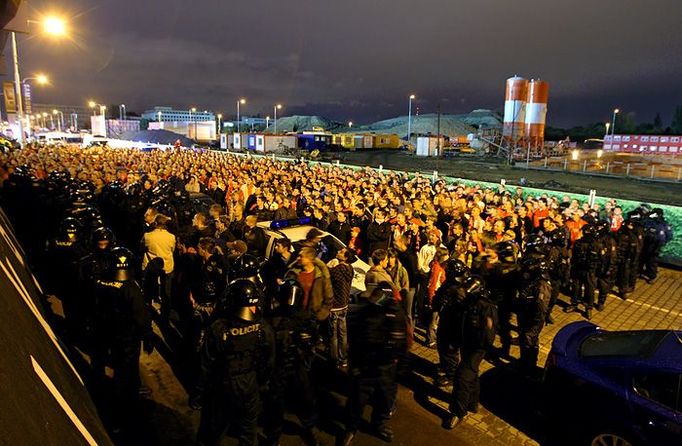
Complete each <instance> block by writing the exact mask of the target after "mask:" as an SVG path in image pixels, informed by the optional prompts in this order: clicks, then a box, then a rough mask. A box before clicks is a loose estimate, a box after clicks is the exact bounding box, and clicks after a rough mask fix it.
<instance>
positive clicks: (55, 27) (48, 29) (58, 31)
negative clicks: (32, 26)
mask: <svg viewBox="0 0 682 446" xmlns="http://www.w3.org/2000/svg"><path fill="white" fill-rule="evenodd" d="M31 22H32V21H31V20H29V21H28V23H31ZM41 25H42V28H43V32H44V33H45V34H48V35H51V36H55V37H57V36H63V35H65V34H66V23H65V22H64V20H63V19H60V18H58V17H54V16H50V17H45V19H44V20H43V21H42V22H41ZM8 31H10V34H11V37H12V65H13V67H14V94H15V96H16V98H15V100H16V109H17V123H18V125H19V135H18V138H17V141H19V144H20V145H23V143H24V123H23V120H24V103H23V94H22V91H21V77H20V76H19V54H18V50H17V31H14V30H8Z"/></svg>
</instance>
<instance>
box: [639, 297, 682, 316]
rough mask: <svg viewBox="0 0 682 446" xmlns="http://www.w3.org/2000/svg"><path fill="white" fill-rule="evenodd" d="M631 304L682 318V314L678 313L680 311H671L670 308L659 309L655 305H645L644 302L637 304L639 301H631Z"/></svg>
mask: <svg viewBox="0 0 682 446" xmlns="http://www.w3.org/2000/svg"><path fill="white" fill-rule="evenodd" d="M630 303H632V304H634V305H639V306H640V307H644V308H650V309H652V310H656V311H662V312H664V313H670V314H674V315H675V316H677V317H680V316H682V313H680V312H678V311H675V310H670V309H668V308H661V307H657V306H655V305H651V304H647V303H644V302H637V301H634V300H633V301H631V302H630Z"/></svg>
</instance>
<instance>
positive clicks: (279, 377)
mask: <svg viewBox="0 0 682 446" xmlns="http://www.w3.org/2000/svg"><path fill="white" fill-rule="evenodd" d="M303 297H304V292H303V288H301V286H300V284H299V283H298V282H297V281H296V280H294V279H287V280H286V281H285V282H284V283H283V284H282V285H280V286H279V289H278V291H277V302H278V304H279V306H278V307H277V309H276V310H275V311H274V313H273V316H272V319H271V324H272V329H273V331H274V333H275V339H276V353H275V358H276V359H275V367H274V369H273V373H272V377H271V378H270V385H269V391H268V392H267V394H266V396H265V399H266V401H265V404H264V408H265V429H264V430H265V435H266V438H267V440H268V444H272V445H276V444H279V443H278V442H279V438H280V436H281V435H282V427H283V425H284V409H285V406H287V405H290V406H293V407H294V409H295V411H296V414H297V415H298V418H299V420H300V421H301V425H302V426H303V429H304V431H303V435H302V437H303V438H302V440H303V442H304V443H305V444H306V445H316V444H317V438H316V437H317V435H316V432H315V424H316V423H317V412H316V410H315V391H314V388H313V385H312V382H311V378H310V370H311V367H312V362H313V358H314V356H315V352H314V345H315V339H316V338H317V320H316V319H315V316H314V315H313V314H312V313H311V312H309V311H304V310H303V308H302V307H303Z"/></svg>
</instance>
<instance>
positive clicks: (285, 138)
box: [263, 134, 298, 153]
mask: <svg viewBox="0 0 682 446" xmlns="http://www.w3.org/2000/svg"><path fill="white" fill-rule="evenodd" d="M263 137H264V144H265V151H266V152H268V153H277V152H283V151H285V150H288V149H294V148H296V144H297V142H298V140H297V138H296V135H267V134H266V135H263Z"/></svg>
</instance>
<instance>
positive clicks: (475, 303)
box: [444, 276, 497, 429]
mask: <svg viewBox="0 0 682 446" xmlns="http://www.w3.org/2000/svg"><path fill="white" fill-rule="evenodd" d="M464 286H465V288H466V291H465V296H466V297H465V300H464V308H463V311H462V315H461V330H462V333H461V339H462V343H461V356H462V359H461V362H460V364H459V367H457V373H456V374H455V381H454V384H453V388H452V399H451V401H450V407H449V410H450V415H449V416H448V418H447V419H446V420H445V422H444V425H445V427H446V428H447V429H453V428H454V427H455V426H457V425H458V424H459V423H460V422H461V421H462V420H463V419H464V417H465V416H466V415H467V413H468V412H476V411H477V410H478V402H479V397H480V382H479V376H478V371H479V368H480V366H481V361H483V357H484V356H485V353H486V350H487V349H489V348H490V346H492V344H493V342H494V340H495V331H496V325H497V306H496V305H495V303H494V302H493V301H492V300H491V298H490V293H489V292H488V290H486V289H485V287H484V285H483V279H482V278H481V277H478V276H472V277H470V278H468V279H467V280H466V281H465V284H464Z"/></svg>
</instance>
